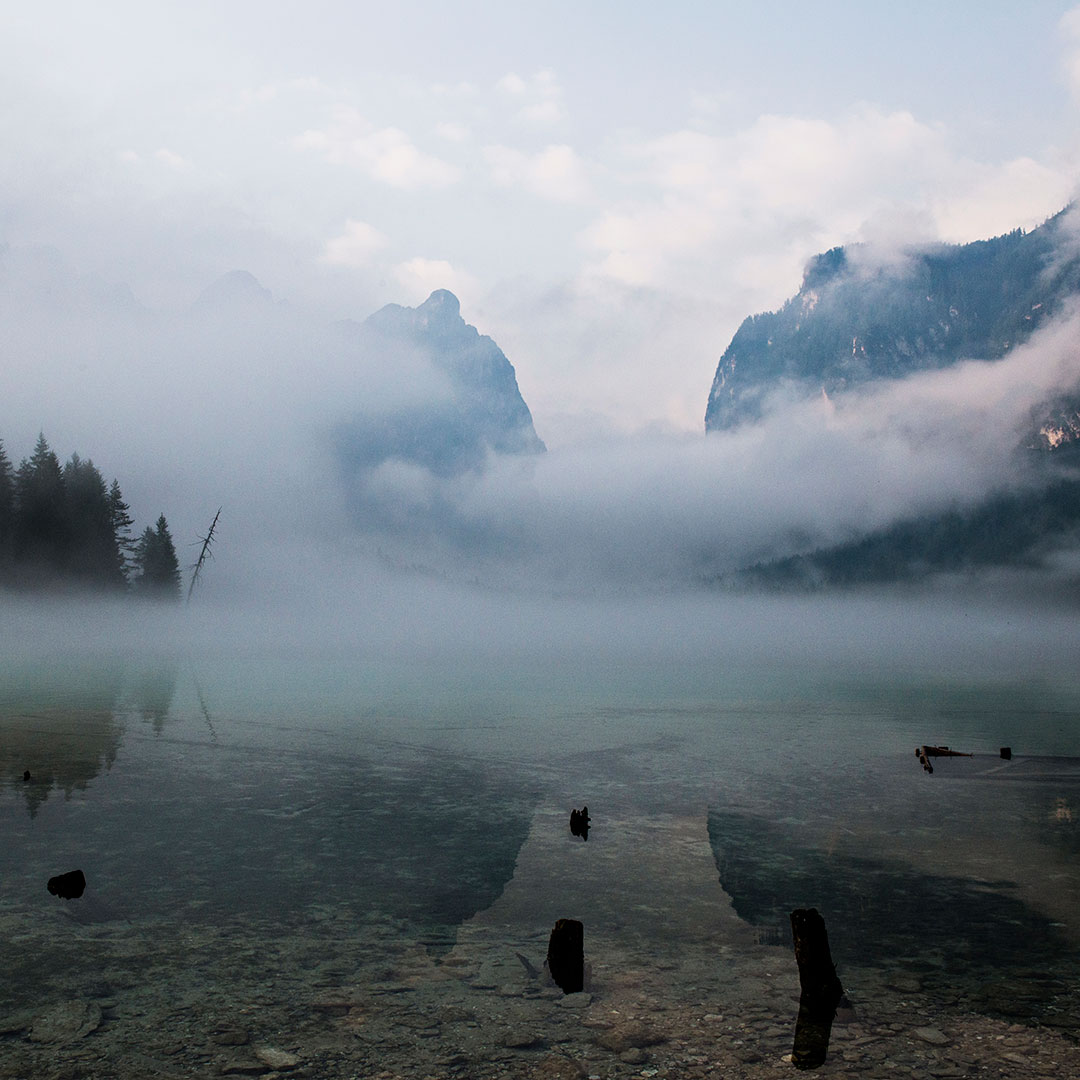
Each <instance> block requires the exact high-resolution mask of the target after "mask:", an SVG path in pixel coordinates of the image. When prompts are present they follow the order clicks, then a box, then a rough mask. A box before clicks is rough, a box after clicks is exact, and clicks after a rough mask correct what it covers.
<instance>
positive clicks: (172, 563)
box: [135, 514, 180, 601]
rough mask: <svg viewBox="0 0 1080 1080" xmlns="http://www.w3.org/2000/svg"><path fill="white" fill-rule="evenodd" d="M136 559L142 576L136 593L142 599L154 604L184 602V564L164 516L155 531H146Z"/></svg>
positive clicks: (149, 529)
mask: <svg viewBox="0 0 1080 1080" xmlns="http://www.w3.org/2000/svg"><path fill="white" fill-rule="evenodd" d="M136 559H137V562H138V565H139V574H138V576H137V577H136V578H135V590H136V592H137V593H138V594H139V595H140V596H143V597H146V598H147V599H152V600H168V601H178V600H179V599H180V563H179V562H178V561H177V558H176V548H175V546H174V545H173V540H172V536H171V535H170V533H169V524H168V522H167V521H166V520H165V515H164V514H162V515H161V517H159V518H158V519H157V527H156V528H155V529H151V528H150V527H149V526H147V527H146V530H145V531H144V532H143V534H142V537H141V539H140V540H139V546H138V550H137V552H136Z"/></svg>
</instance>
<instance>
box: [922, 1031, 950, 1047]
mask: <svg viewBox="0 0 1080 1080" xmlns="http://www.w3.org/2000/svg"><path fill="white" fill-rule="evenodd" d="M915 1034H916V1035H917V1036H918V1037H919V1038H920V1039H922V1041H923V1042H928V1043H930V1045H931V1046H947V1045H948V1042H949V1038H948V1036H947V1035H946V1034H945V1033H944V1032H941V1031H938V1029H937V1028H932V1027H921V1028H916V1029H915Z"/></svg>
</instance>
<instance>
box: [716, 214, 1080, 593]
mask: <svg viewBox="0 0 1080 1080" xmlns="http://www.w3.org/2000/svg"><path fill="white" fill-rule="evenodd" d="M1078 301H1080V230H1078V228H1077V221H1076V214H1075V212H1074V210H1073V208H1072V207H1068V208H1066V209H1065V210H1063V211H1062V212H1061V213H1059V214H1057V215H1055V216H1054V217H1052V218H1050V219H1049V220H1048V221H1047V222H1046V223H1045V224H1043V225H1041V226H1040V227H1039V228H1037V229H1033V230H1031V231H1030V232H1024V231H1023V230H1020V229H1017V230H1015V231H1013V232H1011V233H1008V234H1006V235H1004V236H999V237H996V238H995V239H992V240H984V241H979V242H976V243H971V244H961V245H937V246H935V247H933V248H932V249H930V250H925V251H908V252H906V253H903V254H901V255H900V256H897V257H893V258H891V259H889V260H888V261H883V260H881V259H880V258H879V257H877V256H876V255H875V253H874V252H872V251H870V250H868V249H866V248H863V247H859V246H856V247H853V248H834V249H832V250H831V251H828V252H825V253H824V254H823V255H818V256H816V257H815V258H814V259H812V260H811V261H810V263H809V265H808V266H807V268H806V271H805V274H804V276H803V281H802V286H801V288H800V289H799V292H798V293H797V294H796V295H795V296H794V297H792V298H791V299H790V300H788V301H787V302H786V303H785V304H784V306H783V307H782V308H781V309H780V310H779V311H775V312H768V313H765V314H761V315H754V316H751V317H750V318H747V319H746V320H745V321H744V322H743V323H742V325H741V326H740V327H739V329H738V331H737V332H736V334H735V336H734V337H733V338H732V341H731V344H730V345H729V346H728V347H727V349H726V350H725V352H724V354H723V356H722V357H721V360H720V363H719V365H718V367H717V371H716V377H715V379H714V380H713V385H712V389H711V392H710V394H709V401H708V406H707V409H706V413H705V428H706V431H707V432H715V431H721V430H726V429H731V428H734V427H737V426H739V425H740V424H744V423H752V422H754V421H756V420H759V419H760V418H761V417H762V416H763V415H764V414H765V412H766V411H768V409H769V407H770V402H771V401H773V402H780V401H791V400H793V399H795V400H797V399H800V398H809V397H812V396H817V395H820V394H822V393H825V394H826V395H827V396H828V397H829V398H835V397H836V396H837V395H842V394H844V393H845V392H846V391H848V390H850V389H852V388H854V387H857V386H860V385H863V384H868V383H870V382H872V381H875V380H877V381H880V380H897V379H903V378H905V377H907V376H911V375H915V374H917V373H919V372H926V371H935V370H940V369H943V368H947V367H949V366H950V365H953V364H957V363H959V362H961V361H964V360H973V359H978V360H988V361H994V360H1000V359H1002V358H1004V357H1005V356H1007V355H1008V354H1009V353H1010V352H1011V351H1013V350H1015V349H1016V348H1017V347H1018V346H1019V345H1022V344H1023V343H1024V342H1026V341H1027V340H1028V339H1029V338H1030V337H1031V336H1032V334H1033V333H1034V332H1035V331H1036V330H1038V329H1039V328H1040V327H1042V326H1045V325H1046V324H1047V323H1049V322H1050V321H1051V320H1053V319H1054V318H1055V316H1059V315H1062V314H1069V313H1072V312H1073V311H1074V310H1075V309H1076V306H1077V303H1078ZM988 370H989V369H988ZM1024 415H1025V416H1026V420H1025V422H1026V425H1027V426H1026V428H1025V429H1024V430H1004V431H1002V433H1001V438H1002V439H1004V440H1009V447H1010V449H1014V451H1015V460H1016V464H1017V469H1016V476H1017V477H1022V479H1023V482H1022V483H1021V484H1020V485H1019V486H1015V485H1014V486H1012V487H1010V486H1008V485H1007V484H1006V483H1005V482H1004V481H1003V483H1002V486H1001V488H1000V489H999V490H995V491H990V492H987V493H984V494H982V495H981V496H980V495H977V494H976V493H973V495H972V498H971V499H970V500H969V501H967V502H966V503H964V504H955V505H951V506H945V507H944V508H940V509H938V510H936V511H934V512H933V513H925V514H922V515H911V516H899V515H898V517H897V520H895V521H894V522H893V523H892V524H890V525H887V526H884V527H882V528H879V529H876V530H874V531H867V532H864V533H862V534H856V535H854V536H848V537H847V538H845V539H844V540H842V541H840V542H836V543H833V544H831V545H829V544H827V545H825V546H821V547H816V548H813V547H807V549H805V550H796V551H794V552H792V553H790V554H788V555H786V556H782V557H778V558H775V559H772V560H768V561H765V562H762V563H758V564H756V565H754V566H751V567H747V568H745V569H744V570H743V571H742V572H741V573H739V574H738V575H736V576H735V580H736V582H737V583H738V584H751V585H755V586H761V585H764V586H768V587H779V588H792V587H796V588H823V587H838V586H839V587H846V586H855V585H865V584H876V583H888V582H897V581H914V580H919V579H922V578H925V577H927V576H930V575H933V574H940V573H968V572H971V571H979V570H983V569H988V568H994V567H1010V568H1030V567H1036V566H1040V565H1044V564H1045V562H1046V560H1047V559H1048V557H1050V556H1052V555H1053V554H1054V553H1055V552H1059V551H1062V550H1075V549H1076V548H1078V547H1080V476H1078V475H1077V472H1076V464H1077V462H1078V461H1080V385H1078V386H1076V387H1073V388H1072V389H1069V388H1068V386H1066V388H1065V389H1064V390H1063V391H1062V392H1060V393H1059V394H1058V396H1056V397H1053V398H1051V399H1050V400H1046V401H1043V402H1041V403H1040V404H1039V405H1038V406H1036V408H1035V410H1034V411H1033V412H1032V413H1031V414H1030V415H1028V414H1027V413H1026V412H1025V413H1024ZM1033 451H1040V452H1039V453H1033ZM1014 479H1015V477H1014ZM930 494H932V493H930Z"/></svg>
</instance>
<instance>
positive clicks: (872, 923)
mask: <svg viewBox="0 0 1080 1080" xmlns="http://www.w3.org/2000/svg"><path fill="white" fill-rule="evenodd" d="M894 835H895V839H896V842H897V843H898V844H902V843H903V842H904V841H903V838H902V836H901V835H899V834H894ZM709 840H710V843H711V844H712V848H713V854H714V857H715V859H716V865H717V868H718V869H719V871H720V882H721V885H722V886H723V888H724V891H725V892H726V893H727V894H728V895H729V896H730V897H731V898H732V904H733V906H734V908H735V910H736V912H737V913H738V914H739V916H740V917H741V918H743V919H745V920H746V921H747V922H749V923H751V924H752V925H754V926H757V927H760V928H762V936H763V938H765V939H766V940H769V941H772V942H788V943H790V941H791V931H790V919H789V917H790V913H791V911H792V910H794V909H795V908H800V907H816V908H817V909H818V910H819V911H820V912H821V913H822V915H823V916H824V918H825V923H826V927H827V928H828V930H829V941H830V944H831V946H832V952H833V955H834V958H835V959H836V961H837V965H838V967H839V968H840V969H841V978H843V968H844V966H845V965H847V966H848V967H849V969H850V968H851V967H861V968H873V967H878V968H886V969H889V968H896V967H902V968H908V969H909V970H913V971H918V972H920V974H921V977H922V978H923V980H924V982H925V983H926V984H927V985H933V984H934V983H935V982H937V983H939V984H940V985H941V986H944V985H946V984H949V985H950V986H951V987H952V989H953V990H957V989H959V992H960V993H961V994H963V993H964V987H965V986H966V987H967V990H968V992H969V993H970V996H971V1003H972V1004H973V1005H976V1006H980V1005H981V1006H983V1007H989V1008H990V1010H991V1011H996V1012H1003V1011H1004V1012H1009V1014H1010V1015H1013V1016H1021V1015H1024V1016H1029V1015H1037V1014H1038V1013H1039V1012H1040V1011H1041V1009H1042V1008H1044V1007H1046V1006H1048V1005H1049V1004H1050V1001H1051V999H1052V998H1053V996H1054V994H1055V993H1056V992H1057V990H1058V989H1061V988H1062V987H1059V986H1058V985H1057V983H1056V982H1055V980H1054V978H1053V977H1051V976H1049V975H1047V976H1045V978H1044V979H1043V980H1041V981H1038V980H1037V981H1036V983H1037V985H1036V984H1032V982H1031V980H1029V979H1027V975H1030V973H1031V972H1033V971H1042V972H1053V971H1055V970H1060V968H1061V962H1062V960H1063V958H1065V957H1068V956H1069V955H1070V954H1071V949H1070V947H1069V945H1068V943H1067V942H1066V940H1065V939H1064V938H1063V937H1062V935H1061V934H1060V932H1059V931H1058V929H1057V927H1056V926H1055V924H1054V923H1053V922H1052V921H1051V920H1050V919H1048V918H1046V917H1045V916H1043V915H1041V914H1039V913H1038V912H1036V911H1034V910H1033V909H1032V908H1031V907H1030V906H1028V905H1027V904H1025V903H1024V902H1022V901H1021V900H1019V899H1017V898H1016V897H1015V896H1011V895H1009V893H1010V892H1011V891H1012V890H1013V889H1015V885H1014V884H1013V883H1012V882H1009V881H976V880H972V879H968V878H963V877H948V876H945V875H943V874H934V873H920V872H919V871H918V870H917V869H916V868H914V867H912V866H909V865H905V864H904V863H903V862H901V861H899V860H897V861H895V862H894V861H887V860H886V859H885V858H874V857H871V856H856V855H852V854H850V853H830V852H828V851H824V850H815V849H813V848H811V847H808V846H807V837H806V835H805V834H804V833H803V832H801V831H800V829H799V828H798V827H795V826H788V825H784V824H780V823H774V822H770V821H767V820H765V819H764V818H761V817H759V816H756V815H752V814H746V813H740V812H737V811H731V810H721V809H712V810H710V811H709ZM909 854H910V853H909ZM1010 971H1011V972H1012V973H1013V974H1017V973H1019V977H1020V978H1021V979H1022V980H1024V981H1023V985H1022V986H1017V987H1015V988H1014V991H1013V992H1012V994H1011V997H1012V999H1013V1001H1014V1004H1015V1002H1016V1001H1019V1003H1020V1004H1019V1005H1017V1006H1016V1010H1017V1011H1011V1012H1010V1011H1009V1010H1010V1008H1012V1006H1010V1004H1009V995H1006V996H1005V997H999V998H998V999H992V998H987V996H986V993H985V990H986V986H988V985H1000V980H1001V979H1002V978H1007V977H1008V975H1009V972H1010ZM1025 973H1026V974H1025ZM988 980H995V982H993V983H988ZM1033 985H1034V989H1033ZM1036 999H1039V1000H1036ZM1024 1010H1026V1011H1024Z"/></svg>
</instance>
